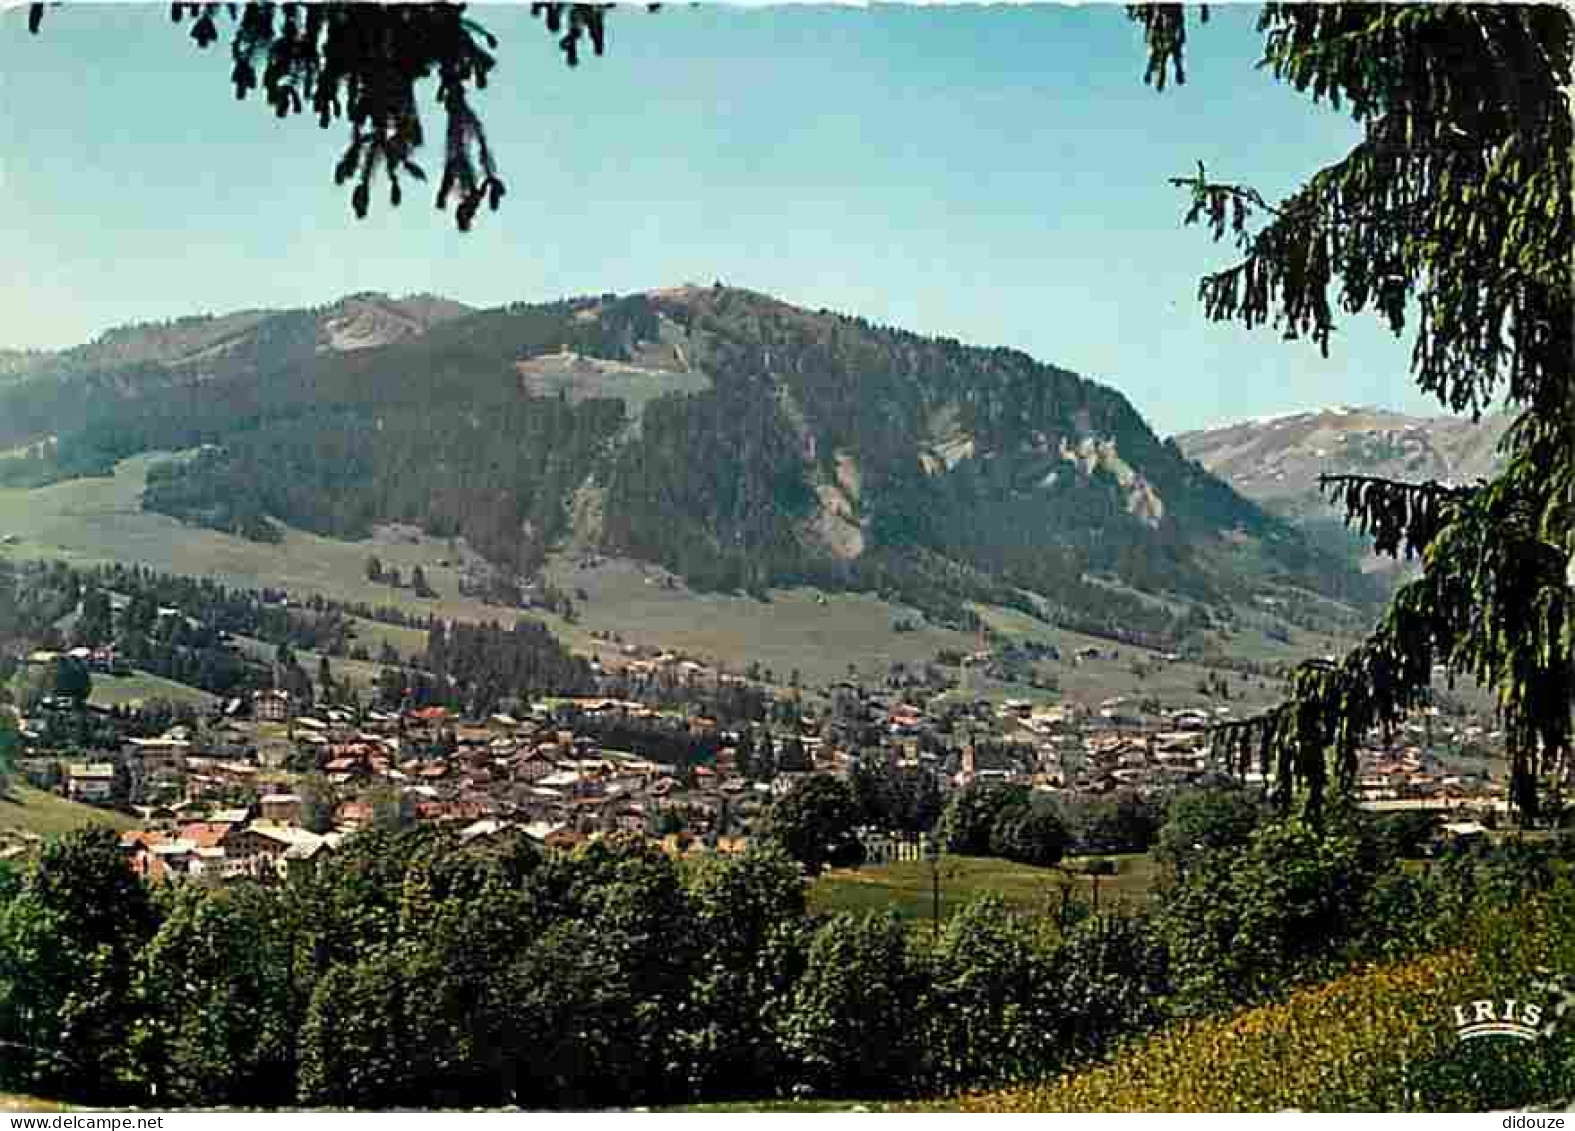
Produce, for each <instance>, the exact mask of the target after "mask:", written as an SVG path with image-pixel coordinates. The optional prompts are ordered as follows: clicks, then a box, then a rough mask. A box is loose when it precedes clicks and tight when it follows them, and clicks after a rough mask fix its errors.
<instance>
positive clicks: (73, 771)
mask: <svg viewBox="0 0 1575 1131" xmlns="http://www.w3.org/2000/svg"><path fill="white" fill-rule="evenodd" d="M66 776H67V777H70V778H78V779H81V778H88V779H99V778H103V779H105V780H109V779H112V778H114V776H115V767H114V766H113V765H111V764H110V763H109V762H73V763H72V764H71V765H69V766H67V767H66Z"/></svg>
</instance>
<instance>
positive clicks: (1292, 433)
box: [1175, 405, 1512, 571]
mask: <svg viewBox="0 0 1575 1131" xmlns="http://www.w3.org/2000/svg"><path fill="white" fill-rule="evenodd" d="M1511 420H1512V418H1511V417H1509V416H1507V415H1504V414H1502V413H1500V414H1493V415H1488V416H1484V417H1482V419H1481V420H1479V421H1473V420H1472V419H1471V418H1469V417H1465V416H1444V415H1439V416H1416V415H1412V414H1408V413H1403V412H1397V411H1393V410H1389V409H1383V408H1376V407H1372V406H1344V405H1342V406H1340V407H1338V408H1325V409H1316V410H1309V411H1304V412H1292V413H1285V414H1281V415H1279V416H1275V417H1270V418H1260V419H1252V420H1242V421H1236V422H1233V423H1229V424H1224V425H1219V426H1216V427H1213V428H1206V429H1198V430H1195V431H1190V432H1183V433H1180V434H1178V435H1177V436H1176V437H1175V440H1176V442H1177V444H1178V445H1179V446H1180V447H1181V449H1182V450H1183V451H1184V452H1186V453H1187V455H1188V456H1189V457H1190V458H1192V459H1195V460H1197V461H1198V462H1199V463H1200V464H1202V465H1203V466H1204V467H1206V468H1208V469H1209V470H1210V471H1211V472H1213V473H1215V474H1216V475H1219V476H1220V477H1221V478H1223V479H1225V480H1226V481H1228V482H1229V483H1230V484H1231V486H1233V487H1234V488H1235V489H1236V490H1237V491H1239V492H1240V493H1241V494H1243V495H1244V496H1246V497H1247V498H1250V499H1252V500H1254V501H1255V502H1257V503H1259V504H1260V505H1262V506H1263V507H1264V508H1265V509H1267V510H1269V511H1270V512H1272V513H1274V514H1276V515H1278V516H1280V517H1282V518H1284V519H1286V520H1287V521H1289V522H1292V523H1294V524H1296V525H1298V526H1299V527H1300V528H1302V529H1303V530H1305V531H1306V532H1308V534H1309V536H1310V537H1312V538H1314V540H1316V541H1318V542H1319V543H1320V544H1323V545H1325V546H1327V547H1328V548H1330V549H1331V550H1334V551H1336V552H1340V551H1341V550H1342V548H1343V550H1344V551H1345V552H1351V553H1354V554H1355V555H1357V556H1358V557H1359V558H1360V559H1361V560H1362V562H1363V567H1364V568H1365V569H1368V570H1370V571H1375V570H1389V569H1392V568H1394V565H1395V563H1393V562H1392V561H1391V560H1390V559H1380V558H1377V557H1375V556H1374V555H1372V554H1371V552H1370V547H1368V546H1367V545H1366V543H1365V541H1363V540H1361V539H1357V538H1356V537H1355V536H1354V535H1348V534H1346V533H1345V530H1344V525H1345V524H1344V515H1343V512H1342V511H1340V510H1339V508H1337V507H1336V506H1335V505H1334V504H1332V503H1330V502H1329V501H1328V500H1327V499H1326V498H1324V496H1323V495H1322V494H1321V493H1320V492H1319V489H1318V476H1319V475H1369V476H1375V477H1378V478H1384V479H1396V480H1402V481H1411V482H1423V481H1427V480H1436V481H1438V482H1440V483H1445V484H1468V483H1472V482H1475V481H1477V480H1479V479H1484V478H1488V477H1490V476H1491V475H1492V474H1493V471H1494V469H1495V466H1496V461H1497V458H1498V457H1497V446H1498V444H1499V442H1500V441H1501V440H1502V439H1503V436H1504V433H1505V431H1506V430H1507V429H1508V427H1509V425H1510V423H1511Z"/></svg>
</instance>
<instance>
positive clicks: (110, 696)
mask: <svg viewBox="0 0 1575 1131" xmlns="http://www.w3.org/2000/svg"><path fill="white" fill-rule="evenodd" d="M150 699H167V700H169V701H170V702H171V703H178V704H184V703H189V704H191V705H192V706H193V707H196V708H198V709H199V710H205V709H207V708H208V707H211V706H213V704H215V703H217V702H218V698H217V697H216V696H213V695H209V694H208V693H207V692H206V691H199V690H198V689H197V688H195V687H190V686H188V685H186V684H184V683H176V682H175V681H174V680H170V679H164V678H162V677H161V676H156V675H151V674H149V673H148V672H136V673H134V674H132V675H94V677H93V694H92V695H91V696H89V697H88V702H89V703H91V704H93V705H94V706H96V707H119V706H123V705H125V704H127V703H137V702H146V701H148V700H150Z"/></svg>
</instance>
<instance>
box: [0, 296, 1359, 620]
mask: <svg viewBox="0 0 1575 1131" xmlns="http://www.w3.org/2000/svg"><path fill="white" fill-rule="evenodd" d="M383 299H384V296H364V295H363V296H348V297H347V298H346V299H344V300H340V302H339V303H336V304H331V305H330V307H327V308H315V309H313V310H303V311H287V312H281V313H278V314H275V315H272V316H270V317H265V318H263V319H261V320H249V319H250V314H249V313H247V314H242V315H237V316H219V317H220V318H225V317H235V318H238V319H240V321H239V322H237V323H235V324H234V325H231V326H228V327H214V326H210V325H208V324H207V323H204V324H202V326H200V327H199V329H202V330H203V331H204V333H203V334H201V335H197V338H200V341H199V342H198V345H201V346H202V347H203V348H202V349H199V350H195V351H194V350H193V348H192V343H191V340H190V339H192V335H191V334H188V335H187V338H186V339H183V341H182V342H181V343H180V344H181V345H182V346H183V348H184V351H185V352H183V353H179V354H178V356H175V355H171V354H169V353H167V354H166V355H163V359H162V360H151V359H149V357H147V356H145V355H143V356H137V357H135V358H133V359H132V360H130V361H127V362H124V363H123V364H121V365H120V366H119V368H116V369H110V368H107V367H106V368H103V369H100V370H98V371H96V372H84V373H80V374H76V375H74V376H67V377H65V378H61V379H57V380H56V381H55V384H54V385H53V386H51V387H52V388H54V389H55V391H56V392H57V393H58V392H59V391H60V390H62V389H69V388H71V387H72V386H73V384H74V383H86V384H87V385H89V386H91V387H92V388H94V389H95V390H96V391H98V392H100V393H102V394H103V396H102V397H101V398H87V400H88V401H89V404H88V405H87V406H85V407H78V406H76V405H73V404H67V405H65V406H63V407H62V408H60V409H58V410H51V409H50V407H49V406H48V405H42V406H40V405H35V406H33V415H32V417H31V418H30V419H26V418H25V414H18V413H16V412H13V413H11V414H9V416H6V414H4V413H0V417H5V418H6V419H9V420H10V422H11V424H10V427H11V431H12V434H11V435H9V436H3V435H0V440H9V441H10V442H11V443H13V444H14V443H17V442H18V441H19V439H20V440H26V439H28V436H26V435H23V436H20V437H19V436H17V435H16V433H17V432H18V431H19V430H20V429H21V428H23V427H28V426H31V427H33V428H34V429H35V431H34V432H33V434H32V435H33V436H34V437H36V436H38V435H58V436H59V437H60V438H59V440H58V441H56V442H52V443H48V444H38V445H36V446H35V449H34V450H32V451H31V452H30V453H29V455H28V457H27V458H25V459H20V460H11V461H8V462H7V463H6V464H3V465H0V474H3V475H4V476H5V478H6V480H7V481H9V482H18V481H22V482H27V481H29V480H28V476H31V477H32V480H33V481H48V479H49V478H50V477H51V476H53V477H56V478H58V477H61V476H65V475H72V474H83V473H89V474H92V473H102V472H103V471H104V470H105V468H106V466H108V465H111V464H112V462H113V461H114V460H115V459H118V458H124V457H125V456H127V455H131V454H135V453H137V452H140V451H149V450H197V453H198V454H196V455H195V456H194V457H193V458H192V459H190V460H188V461H185V462H183V463H178V464H172V465H169V466H168V467H166V468H164V469H161V472H160V474H159V475H158V476H157V477H155V478H151V479H150V482H149V488H148V491H147V494H146V497H145V503H144V505H145V506H146V507H147V508H148V509H152V510H158V511H161V512H163V513H166V514H171V515H174V516H175V517H179V518H181V519H183V520H185V521H190V522H198V523H201V524H204V525H211V526H215V527H217V528H219V529H224V530H230V531H232V532H234V533H238V534H241V535H243V536H246V537H253V538H267V537H269V533H270V529H271V527H270V524H271V523H272V522H275V521H283V522H288V523H291V524H293V525H297V526H301V527H303V528H305V529H308V530H312V531H314V532H317V533H324V534H332V535H335V536H345V537H359V536H364V534H365V532H366V531H367V530H368V529H369V528H370V527H371V525H373V524H374V523H377V522H387V521H401V522H413V523H416V524H417V525H421V526H422V527H424V528H425V529H427V530H428V531H429V533H433V534H436V535H438V536H442V535H444V534H448V535H463V536H464V537H465V538H466V539H467V540H468V541H469V542H470V543H471V544H472V545H475V546H477V547H478V548H481V549H482V551H483V552H484V553H485V554H486V555H487V557H488V558H490V559H491V560H492V561H493V562H494V563H495V564H496V565H497V567H498V569H499V572H500V574H501V575H503V576H505V577H513V578H519V577H524V576H528V575H530V574H531V573H533V572H534V571H535V570H537V569H539V568H540V565H541V563H542V561H543V560H544V558H545V555H546V553H547V552H548V551H549V550H550V549H552V548H554V547H561V546H563V545H565V544H566V543H568V542H569V541H571V540H573V541H576V543H577V544H581V545H584V546H586V547H587V548H592V549H594V550H597V551H601V552H608V553H616V554H620V555H624V556H629V557H634V558H640V559H643V560H648V561H653V562H657V563H660V564H662V565H664V566H666V567H668V568H669V569H671V570H673V571H674V572H675V573H677V574H679V575H680V576H682V577H684V578H686V579H687V580H688V581H689V582H690V583H691V584H693V585H696V586H697V587H701V588H715V589H732V590H747V591H750V592H756V593H763V592H764V591H765V590H766V589H767V588H769V587H770V586H772V585H777V584H782V583H811V584H819V585H825V586H829V587H832V588H846V589H855V590H870V591H876V592H884V591H890V592H900V593H902V594H904V595H905V596H907V597H909V598H912V599H914V600H915V603H916V604H918V605H919V606H920V607H922V608H928V609H929V610H931V611H933V612H934V613H935V614H936V615H938V616H955V615H957V614H958V612H959V610H960V609H962V608H963V607H964V606H965V605H966V604H967V603H968V602H969V601H973V600H978V599H984V598H988V599H990V600H992V601H995V602H998V603H1004V604H1012V605H1015V606H1017V607H1020V608H1023V609H1024V610H1025V611H1028V612H1031V613H1032V614H1033V615H1036V616H1047V615H1048V616H1051V617H1054V618H1056V619H1059V620H1061V621H1062V622H1066V623H1069V625H1077V624H1081V625H1082V626H1083V627H1090V623H1089V622H1090V621H1093V622H1096V623H1093V624H1092V627H1099V628H1103V629H1104V630H1106V631H1107V632H1125V633H1126V634H1128V635H1131V636H1152V637H1154V638H1156V639H1158V638H1166V639H1171V638H1174V637H1175V636H1176V635H1177V634H1178V633H1179V632H1181V631H1182V630H1181V628H1180V627H1179V623H1180V621H1181V620H1182V619H1183V617H1182V616H1181V615H1172V614H1169V613H1165V612H1164V611H1163V609H1162V608H1157V607H1156V604H1155V603H1154V602H1143V601H1138V600H1136V599H1135V598H1131V597H1130V596H1129V595H1127V594H1125V593H1124V592H1123V587H1129V588H1131V589H1135V590H1139V591H1144V592H1148V593H1154V594H1166V595H1169V596H1170V597H1172V598H1175V599H1176V600H1178V601H1180V602H1182V603H1183V604H1186V603H1191V604H1192V605H1195V606H1197V608H1194V609H1193V610H1192V612H1191V613H1189V614H1187V615H1188V616H1191V617H1192V619H1193V620H1194V621H1196V619H1197V618H1198V617H1199V616H1201V617H1202V619H1203V621H1205V622H1206V621H1207V619H1208V617H1207V614H1206V613H1203V612H1200V611H1199V610H1200V609H1202V608H1205V607H1208V606H1211V605H1219V604H1221V603H1224V602H1228V600H1229V599H1231V597H1232V595H1236V596H1240V595H1242V594H1244V593H1246V592H1247V591H1249V590H1250V589H1251V588H1252V587H1253V586H1256V585H1260V584H1263V583H1273V584H1290V585H1300V586H1303V587H1306V588H1309V589H1312V590H1314V591H1317V592H1321V593H1323V594H1324V595H1330V596H1334V595H1339V596H1347V597H1349V596H1354V595H1366V594H1365V591H1364V590H1362V589H1361V585H1360V580H1359V579H1353V578H1352V577H1351V576H1348V575H1347V574H1346V573H1345V572H1343V567H1341V566H1340V565H1339V563H1338V562H1335V561H1334V560H1333V559H1329V558H1328V557H1327V556H1326V555H1322V554H1320V553H1319V552H1318V551H1316V550H1313V549H1311V548H1310V547H1308V546H1307V545H1306V544H1305V543H1304V542H1303V541H1302V540H1301V538H1300V536H1299V535H1297V534H1296V532H1295V531H1293V530H1292V529H1291V528H1290V527H1288V526H1287V525H1285V524H1284V523H1283V522H1281V521H1280V520H1279V519H1278V518H1276V517H1274V516H1273V515H1270V514H1268V513H1267V512H1265V511H1263V510H1262V509H1261V508H1259V507H1258V506H1257V505H1255V504H1253V503H1251V502H1249V501H1247V500H1246V499H1243V498H1242V497H1240V496H1239V495H1237V494H1236V493H1235V492H1234V491H1232V490H1231V489H1230V488H1229V487H1228V486H1226V484H1224V483H1223V482H1222V481H1221V480H1219V479H1218V478H1216V477H1215V476H1213V475H1211V474H1210V473H1208V472H1207V471H1205V470H1204V469H1203V468H1202V467H1201V466H1200V465H1198V464H1196V463H1195V462H1194V461H1192V460H1190V459H1188V458H1187V457H1186V456H1185V455H1184V454H1183V452H1182V450H1181V448H1180V447H1179V446H1178V445H1177V444H1176V443H1175V442H1174V441H1166V440H1161V439H1160V438H1159V437H1158V436H1157V435H1156V434H1155V433H1154V432H1153V430H1152V429H1151V428H1150V427H1149V425H1148V424H1147V422H1146V421H1144V420H1143V418H1142V416H1141V415H1140V414H1139V413H1138V412H1137V410H1136V408H1135V407H1134V406H1132V404H1131V403H1130V402H1129V401H1128V400H1127V399H1126V398H1125V397H1124V396H1123V395H1122V394H1121V393H1120V392H1119V391H1118V390H1115V389H1114V388H1111V387H1109V386H1107V385H1103V384H1100V383H1098V382H1094V381H1091V380H1088V379H1086V378H1083V377H1081V376H1080V375H1078V374H1076V373H1073V372H1072V371H1070V370H1066V369H1062V368H1060V367H1058V366H1055V365H1052V364H1049V363H1043V362H1039V361H1037V360H1035V359H1034V358H1032V357H1029V356H1028V355H1027V354H1024V353H1022V352H1020V351H1016V350H1010V349H1004V348H995V349H990V348H984V347H976V346H964V345H962V344H961V343H959V342H957V341H956V340H955V339H950V338H939V337H925V336H923V335H919V334H915V333H911V332H909V331H905V330H899V329H895V328H890V327H881V326H876V325H872V324H871V323H869V322H867V321H866V320H864V319H861V318H857V317H854V316H848V315H839V314H833V313H831V312H829V311H825V310H820V311H812V310H809V309H808V308H805V307H799V306H795V305H793V304H790V303H786V302H783V301H781V300H778V299H775V298H773V297H771V296H769V295H766V294H764V293H761V292H756V291H748V290H742V289H738V288H727V287H721V286H720V285H718V286H713V287H697V286H692V285H691V286H684V287H678V288H659V289H656V290H652V291H647V292H642V293H639V294H635V295H626V296H617V295H613V294H604V295H600V296H594V297H583V298H575V299H565V300H560V301H557V302H552V303H538V304H527V303H516V304H511V305H509V306H504V307H497V308H490V309H485V310H471V309H469V308H463V307H461V306H460V304H447V305H445V303H446V300H441V299H436V298H432V299H430V300H429V301H428V302H427V305H426V306H425V307H420V308H414V307H411V306H406V307H400V308H399V309H398V310H397V311H396V312H395V314H394V315H391V316H385V314H386V312H384V311H382V306H381V304H382V302H383ZM406 301H408V300H406ZM325 312H327V313H325ZM379 318H381V319H382V320H381V321H379ZM357 319H367V320H369V321H368V322H367V323H365V324H364V325H362V324H358V323H357V321H356V320H357ZM235 326H239V329H238V330H237V329H235ZM368 327H369V329H368ZM218 329H227V330H232V331H233V332H232V333H230V334H229V336H228V337H223V336H222V335H219V337H220V338H221V339H222V340H220V341H217V342H216V341H215V340H214V338H215V336H216V333H215V332H216V330H218ZM325 341H326V342H327V343H328V344H329V345H330V346H332V345H333V344H334V343H335V342H336V341H337V342H338V343H340V345H341V346H344V345H345V343H349V348H337V349H336V348H323V347H324V343H325ZM216 345H222V346H223V348H222V349H218V350H215V348H214V347H215V346H216ZM194 353H195V354H200V356H197V357H195V358H194ZM45 384H47V382H39V381H32V382H26V383H24V385H23V386H11V387H8V388H4V389H0V409H4V408H5V407H7V402H8V401H9V402H11V403H13V404H16V403H23V404H24V407H25V401H26V398H27V395H28V394H29V392H30V391H36V389H35V388H34V387H35V386H42V385H45ZM45 399H47V398H45ZM63 399H66V400H69V399H70V398H63ZM83 399H84V398H81V397H80V396H78V397H77V398H76V400H77V401H81V400H83ZM95 400H96V401H97V403H93V402H94V401H95ZM51 411H55V415H54V416H51ZM73 412H75V413H76V416H75V418H74V419H73V418H71V417H72V413H73ZM57 417H58V418H57ZM1244 547H1245V548H1244ZM1100 578H1106V579H1108V580H1113V581H1116V582H1119V583H1120V584H1119V585H1116V586H1111V585H1108V584H1100V583H1099V581H1098V579H1100Z"/></svg>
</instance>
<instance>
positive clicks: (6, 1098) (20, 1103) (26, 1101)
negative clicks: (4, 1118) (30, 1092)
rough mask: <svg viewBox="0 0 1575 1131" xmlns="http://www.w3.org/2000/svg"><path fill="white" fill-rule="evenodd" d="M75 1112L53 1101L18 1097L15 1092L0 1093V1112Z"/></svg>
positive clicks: (73, 1109)
mask: <svg viewBox="0 0 1575 1131" xmlns="http://www.w3.org/2000/svg"><path fill="white" fill-rule="evenodd" d="M75 1110H76V1109H75V1108H73V1107H71V1106H70V1105H69V1104H63V1103H57V1102H56V1101H54V1100H41V1099H37V1098H35V1097H33V1096H23V1095H18V1094H17V1093H15V1092H0V1111H6V1112H39V1111H43V1112H51V1111H75Z"/></svg>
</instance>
